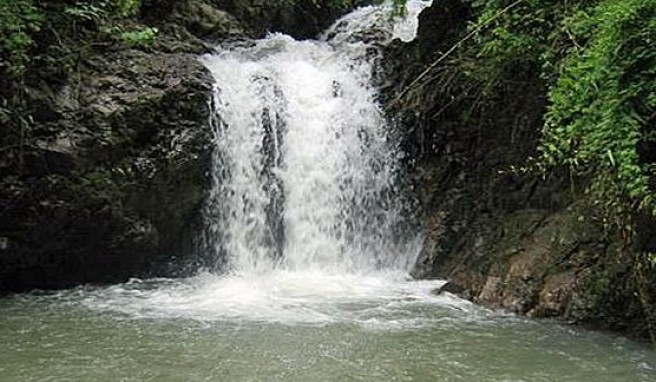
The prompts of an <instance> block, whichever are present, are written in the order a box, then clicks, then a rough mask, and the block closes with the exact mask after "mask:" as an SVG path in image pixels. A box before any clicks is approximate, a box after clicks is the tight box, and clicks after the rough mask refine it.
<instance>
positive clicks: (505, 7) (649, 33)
mask: <svg viewBox="0 0 656 382" xmlns="http://www.w3.org/2000/svg"><path fill="white" fill-rule="evenodd" d="M470 3H471V5H472V7H473V8H474V10H475V11H476V14H477V15H478V19H477V20H476V22H475V23H473V24H472V27H471V30H474V28H475V27H476V26H478V25H482V24H484V23H489V26H488V27H487V28H485V29H483V30H482V31H481V32H480V33H477V34H476V35H475V37H474V39H473V41H472V42H471V43H470V45H469V46H468V49H469V51H470V52H474V53H473V54H474V56H475V57H476V65H473V66H471V67H470V68H468V69H469V71H468V73H469V75H470V76H473V77H474V78H477V79H479V80H485V81H487V82H492V81H495V80H497V79H499V78H502V79H503V78H510V77H512V73H513V71H515V70H518V69H521V70H533V71H538V72H539V74H540V77H541V78H542V79H543V80H544V81H545V85H546V86H547V87H548V89H549V90H548V101H549V106H548V110H547V111H546V114H545V116H544V122H545V123H544V128H543V137H542V140H541V142H540V145H539V151H540V155H539V158H538V160H537V167H538V168H542V169H545V168H551V167H554V166H567V167H569V168H570V169H571V171H572V173H573V174H574V175H575V176H578V177H580V178H584V179H587V180H589V187H588V191H589V194H590V196H591V199H592V200H593V201H594V203H595V204H597V205H599V206H600V207H602V210H604V211H605V212H606V213H607V215H626V214H630V213H631V211H638V210H643V211H648V212H649V213H652V214H654V215H656V206H655V205H654V201H655V200H654V190H653V189H651V186H650V184H651V183H652V178H653V175H654V173H653V163H652V162H653V161H654V160H656V158H650V155H653V154H650V151H653V148H655V147H656V135H655V134H656V132H655V131H654V129H653V125H654V119H655V117H656V113H655V111H656V50H654V49H653V46H654V42H656V2H654V1H653V0H596V1H594V0H578V1H576V0H575V1H564V0H561V1H547V0H523V1H514V2H512V1H502V0H473V1H470ZM509 8H512V10H509ZM617 220H618V221H619V220H621V219H617Z"/></svg>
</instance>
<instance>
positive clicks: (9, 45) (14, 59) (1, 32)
mask: <svg viewBox="0 0 656 382" xmlns="http://www.w3.org/2000/svg"><path fill="white" fill-rule="evenodd" d="M42 22H43V15H42V14H41V13H40V12H39V11H38V9H37V8H36V7H35V6H34V4H33V2H32V1H31V0H14V1H3V2H1V3H0V73H5V74H6V75H9V76H12V77H16V76H20V75H22V74H23V73H24V71H25V69H26V66H27V65H28V64H29V62H30V59H31V55H30V54H29V52H30V49H31V48H32V47H33V45H34V40H33V38H32V35H33V34H34V33H37V32H38V31H39V30H41V27H42V25H41V24H42Z"/></svg>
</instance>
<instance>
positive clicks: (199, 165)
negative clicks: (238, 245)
mask: <svg viewBox="0 0 656 382" xmlns="http://www.w3.org/2000/svg"><path fill="white" fill-rule="evenodd" d="M334 4H335V2H331V1H327V0H326V1H300V0H299V1H294V0H290V1H281V2H270V1H263V0H243V1H241V0H240V1H236V0H235V1H232V0H227V1H223V0H200V1H196V0H144V2H143V3H142V8H141V17H142V21H143V22H144V23H146V24H147V25H149V26H153V27H157V28H158V29H159V34H158V37H157V39H156V40H155V42H154V43H153V45H152V46H149V47H148V48H146V49H145V50H146V51H139V50H133V49H129V48H127V47H125V46H122V47H120V46H111V47H110V46H108V47H107V48H108V49H107V51H105V52H103V51H102V49H104V48H102V49H101V48H99V49H88V46H87V45H88V42H85V41H79V43H80V44H81V45H84V46H83V47H80V49H79V50H80V51H81V52H85V53H84V54H83V55H81V56H80V57H78V58H76V61H75V65H73V67H67V68H66V69H64V67H62V68H55V69H53V68H46V67H44V68H39V69H38V70H37V71H36V73H32V76H31V77H34V80H33V81H31V82H30V83H29V86H28V89H27V91H26V93H27V97H28V99H29V104H30V105H31V109H32V116H33V119H34V123H33V126H31V130H30V131H29V135H25V142H24V144H23V145H22V146H21V148H20V150H18V149H17V150H14V149H11V150H7V151H6V152H0V294H3V293H7V292H20V291H26V290H31V289H35V288H40V289H55V288H64V287H69V286H74V285H77V284H80V283H110V282H120V281H125V280H127V279H128V278H129V277H135V276H147V275H161V274H162V272H166V271H167V267H165V266H163V265H165V264H167V263H169V262H170V261H171V260H172V259H174V258H175V259H179V261H181V262H182V263H184V264H187V263H190V262H196V261H201V260H199V259H198V258H197V257H195V251H194V249H195V243H194V240H195V236H196V235H195V232H197V231H198V230H199V225H200V224H201V222H200V220H201V219H202V209H203V206H204V202H205V200H206V197H207V193H208V191H209V188H210V182H211V179H210V173H209V170H210V162H211V150H212V147H211V142H210V140H211V128H210V126H209V122H208V121H209V119H210V118H209V113H210V107H209V100H210V93H211V89H212V78H211V76H210V75H209V73H208V72H207V71H206V69H205V68H204V67H203V66H202V65H201V64H200V63H199V62H198V61H197V57H196V54H201V53H206V52H210V51H212V50H213V49H215V47H216V44H217V43H221V42H225V41H231V40H244V39H248V38H255V37H259V36H260V35H262V34H264V33H266V32H268V31H271V32H275V31H278V32H285V33H288V34H291V35H293V36H295V37H298V38H308V37H313V36H315V35H316V34H318V33H319V32H320V31H322V30H323V29H324V28H326V27H327V26H328V25H330V24H331V23H332V22H333V21H334V20H335V18H336V17H337V16H339V15H341V14H342V13H344V12H346V11H348V9H347V8H343V7H337V6H335V5H334ZM52 73H57V74H56V75H53V74H52ZM0 133H1V132H0ZM5 149H6V148H2V150H5ZM171 268H172V269H180V266H179V265H176V266H175V267H171ZM171 268H168V269H171ZM192 268H193V267H192Z"/></svg>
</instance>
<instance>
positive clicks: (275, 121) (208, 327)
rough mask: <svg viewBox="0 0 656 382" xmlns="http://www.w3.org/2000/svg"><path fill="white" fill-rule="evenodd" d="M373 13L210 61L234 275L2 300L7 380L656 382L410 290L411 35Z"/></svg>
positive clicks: (637, 356) (626, 360)
mask: <svg viewBox="0 0 656 382" xmlns="http://www.w3.org/2000/svg"><path fill="white" fill-rule="evenodd" d="M427 4H428V2H425V1H417V0H409V2H408V5H409V7H410V8H411V11H410V12H409V17H408V19H406V21H397V22H395V23H394V22H391V21H390V19H389V17H388V14H389V13H388V12H389V7H380V6H379V7H366V8H362V9H359V10H357V11H356V12H354V13H352V14H351V15H348V16H346V17H345V18H343V19H342V20H341V21H340V22H338V23H336V24H335V25H334V26H333V27H332V28H331V29H329V30H328V31H327V32H326V33H325V36H324V38H323V40H322V41H315V42H312V41H304V42H297V41H294V40H293V39H291V38H289V37H287V36H284V35H271V36H269V37H267V38H266V39H263V40H260V41H256V42H254V43H253V44H252V45H250V46H248V47H241V48H234V49H231V50H229V51H225V52H222V53H219V54H216V55H210V56H206V57H204V58H203V61H204V62H205V63H206V64H207V66H208V67H209V68H210V69H211V70H212V72H213V73H214V76H215V77H216V83H217V86H216V94H215V97H214V100H213V104H214V109H215V110H216V113H215V115H214V126H215V135H216V136H215V142H216V151H215V163H214V165H215V166H214V169H215V171H214V185H215V187H214V193H213V195H212V198H211V199H210V200H209V203H208V206H207V219H208V221H209V222H211V224H209V225H208V232H207V239H211V243H212V244H213V248H214V252H216V253H217V256H218V257H217V259H222V264H221V271H212V272H209V271H205V272H202V273H200V274H199V275H197V276H195V277H190V278H185V279H151V280H132V281H130V282H128V283H125V284H121V285H113V286H109V287H93V286H83V287H79V288H75V289H71V290H68V291H61V292H57V293H52V294H51V293H35V294H26V295H18V296H13V297H7V298H2V299H0V312H1V313H2V314H0V343H2V346H0V376H1V377H0V379H1V380H3V381H5V380H7V381H53V380H57V381H59V380H66V381H101V382H103V381H108V382H109V381H119V380H120V381H153V380H157V381H201V380H202V381H303V382H305V381H353V380H357V381H391V380H394V381H443V382H451V381H481V382H497V381H563V382H585V381H594V382H602V381H608V382H615V381H636V382H647V381H654V380H656V352H654V351H653V349H648V348H646V347H642V346H641V345H638V344H632V343H630V342H629V341H627V340H625V339H622V338H617V337H614V336H613V337H610V336H606V335H604V334H600V333H590V332H586V331H582V330H575V329H573V328H572V327H564V326H560V325H556V324H554V323H550V322H544V321H530V320H526V319H523V318H520V317H516V316H513V315H510V314H505V313H502V312H494V311H490V310H486V309H484V308H480V307H476V306H474V305H473V304H471V303H469V302H467V301H464V300H462V299H459V298H457V297H454V296H452V295H450V294H449V293H442V294H435V293H433V292H432V291H433V290H434V289H435V288H436V287H439V286H440V285H441V284H442V283H443V282H441V281H426V280H424V281H411V280H409V278H408V272H407V271H408V267H409V265H410V264H411V263H412V261H413V260H414V257H415V256H416V254H417V244H418V243H417V241H418V240H419V238H417V237H416V236H417V230H416V228H415V227H413V225H412V223H407V221H408V220H411V219H408V218H407V217H408V213H407V212H406V211H405V209H409V208H411V207H412V205H411V204H409V203H407V201H404V199H403V195H402V194H401V193H400V191H399V190H398V189H397V188H398V185H399V183H397V182H398V180H399V179H398V178H399V176H400V174H399V168H398V162H399V156H400V153H399V150H398V148H397V147H396V145H395V142H394V140H393V139H392V138H390V136H389V135H388V133H389V132H388V128H387V126H386V125H385V121H384V119H383V118H382V116H381V113H380V110H378V106H377V105H376V91H375V89H374V87H373V86H372V85H371V78H372V71H373V69H374V68H373V66H374V61H375V59H376V51H375V50H376V46H378V45H380V44H384V43H386V42H387V41H389V40H390V39H391V38H393V37H399V38H403V39H406V40H408V39H411V38H412V35H413V33H414V29H415V27H416V22H415V21H413V20H415V19H414V17H415V16H416V13H417V11H418V10H419V9H420V8H421V7H423V6H425V5H427Z"/></svg>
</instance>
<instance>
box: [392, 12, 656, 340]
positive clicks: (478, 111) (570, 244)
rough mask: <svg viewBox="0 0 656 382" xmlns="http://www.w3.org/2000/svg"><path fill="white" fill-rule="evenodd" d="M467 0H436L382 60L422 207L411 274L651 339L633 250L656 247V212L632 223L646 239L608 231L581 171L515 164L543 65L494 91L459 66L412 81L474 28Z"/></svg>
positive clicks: (515, 73) (538, 100) (542, 103)
mask: <svg viewBox="0 0 656 382" xmlns="http://www.w3.org/2000/svg"><path fill="white" fill-rule="evenodd" d="M467 4H468V2H464V1H460V0H444V1H439V2H435V3H434V4H433V6H431V7H430V8H427V9H426V10H425V11H424V12H423V13H422V15H421V17H420V27H419V33H418V37H417V39H416V40H415V41H413V42H412V43H409V44H400V43H396V44H394V45H392V46H391V47H390V48H389V49H387V50H386V52H385V55H386V57H385V59H384V60H383V68H382V71H383V73H384V75H383V76H382V78H381V84H380V85H381V93H382V99H383V101H384V102H387V110H388V113H389V114H390V115H391V116H392V117H393V118H394V119H395V120H396V121H397V123H398V126H399V128H400V129H401V136H402V139H401V141H402V147H403V148H404V150H405V151H406V152H407V153H408V154H409V155H408V158H409V159H411V160H410V161H408V164H407V167H408V169H409V171H410V173H411V176H412V177H413V178H414V180H415V185H416V187H415V190H417V197H418V199H419V200H420V201H421V204H422V211H423V212H424V213H425V225H424V226H425V242H424V246H423V249H422V251H421V254H420V256H419V258H418V261H417V264H416V266H415V269H414V271H413V275H414V276H415V277H419V278H421V277H439V278H445V279H447V280H449V281H450V284H449V285H451V288H452V290H454V291H456V292H457V293H458V294H459V295H461V296H463V297H466V298H469V299H471V300H473V301H475V302H477V303H480V304H482V305H486V306H489V307H493V308H499V309H506V310H509V311H513V312H516V313H519V314H524V315H528V316H532V317H560V318H563V319H565V320H567V321H568V322H580V323H586V324H591V325H593V326H596V327H603V328H609V329H614V330H619V331H622V332H625V333H629V334H633V335H636V336H638V337H645V336H646V333H647V332H648V326H649V324H648V323H649V314H650V313H649V311H653V306H652V308H650V307H649V306H650V305H649V304H650V302H649V301H651V300H650V299H651V297H649V296H653V295H654V293H655V292H656V287H655V285H656V281H654V277H653V276H652V278H651V279H650V278H649V276H643V277H642V278H643V279H644V281H643V282H642V284H640V283H641V281H640V277H639V276H636V270H640V269H641V268H640V266H639V265H637V262H636V261H635V260H634V259H633V257H631V256H627V255H626V253H627V251H634V252H636V253H640V252H643V251H648V248H654V245H653V244H654V240H652V239H653V237H656V235H654V234H653V232H655V231H654V228H653V227H654V225H653V223H650V222H649V221H650V219H647V221H645V222H641V223H640V224H637V225H636V227H638V228H637V229H638V230H639V232H638V235H637V238H638V239H637V240H636V242H635V243H634V248H627V247H626V246H623V245H622V240H621V238H619V237H617V235H612V234H609V233H608V231H605V230H604V228H603V224H602V219H601V217H600V216H598V212H597V213H596V212H595V210H594V208H593V205H592V204H590V203H588V201H586V197H585V195H584V194H583V192H581V190H583V189H584V188H585V187H584V185H583V183H582V180H572V179H571V178H570V177H569V175H568V174H567V172H566V171H564V170H563V171H552V172H551V173H549V174H546V176H545V177H541V176H536V175H531V174H515V173H512V171H509V169H510V168H511V167H512V166H522V164H524V163H526V162H527V158H528V157H529V156H535V147H536V144H537V141H538V139H539V137H540V130H541V127H542V123H543V120H542V115H543V113H544V111H545V108H546V99H545V94H546V87H545V84H544V83H543V82H542V80H541V79H540V78H539V70H529V69H530V68H513V70H512V78H511V79H510V80H508V81H507V85H506V84H504V81H503V80H502V81H499V83H498V84H496V85H495V87H494V88H493V89H490V90H488V91H489V92H490V93H489V94H488V95H487V96H485V95H481V93H480V92H479V91H477V90H476V83H474V84H473V85H472V84H471V83H469V82H467V81H471V80H470V79H468V77H467V76H466V75H465V74H463V71H462V70H461V69H459V68H458V66H457V64H456V65H451V66H449V65H448V64H447V65H444V66H440V65H438V67H437V68H436V69H435V70H434V71H433V72H431V73H429V74H428V75H427V76H425V78H426V79H430V82H426V81H424V82H423V83H421V84H419V86H415V87H409V86H410V84H412V82H413V81H414V80H415V79H416V78H417V76H419V75H420V73H422V72H423V71H424V70H425V69H426V68H427V67H428V66H429V65H431V64H432V63H433V62H435V60H436V59H437V58H438V57H441V55H442V54H443V53H444V52H446V51H448V50H449V49H450V48H451V47H453V46H454V45H455V44H457V43H458V41H460V39H461V38H463V36H464V35H466V33H467V25H468V23H469V22H471V21H472V20H471V17H472V12H471V10H470V9H469V8H468V5H467ZM461 49H462V47H461ZM457 53H458V52H457V51H456V52H454V53H453V56H452V57H456V56H457ZM446 61H448V60H446ZM446 61H445V62H446ZM400 94H404V96H403V97H402V98H399V95H400ZM472 105H479V107H473V106H472ZM463 116H464V117H463ZM648 232H651V234H649V233H648ZM647 237H649V238H652V239H647ZM619 259H622V260H619ZM650 280H651V281H650ZM636 283H637V284H638V290H641V292H636ZM640 285H642V286H640ZM640 288H642V289H640ZM637 296H643V297H637ZM645 296H646V298H645ZM645 301H646V303H645ZM645 312H647V313H646V314H645ZM652 315H653V313H652ZM645 317H646V318H645ZM652 319H653V317H652Z"/></svg>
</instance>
